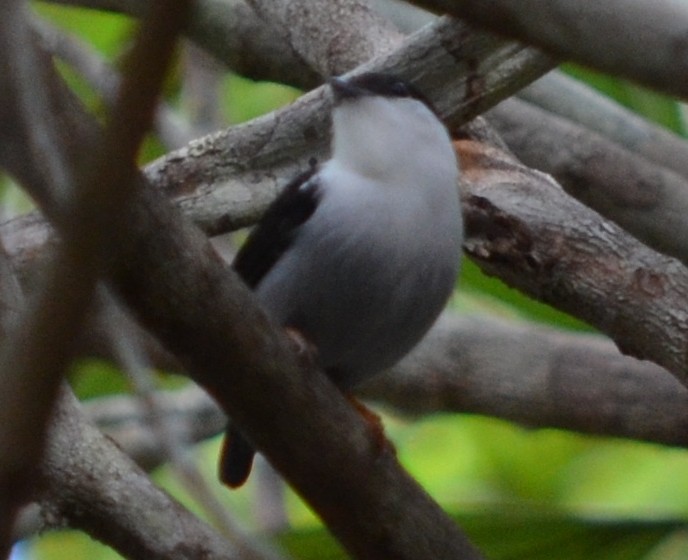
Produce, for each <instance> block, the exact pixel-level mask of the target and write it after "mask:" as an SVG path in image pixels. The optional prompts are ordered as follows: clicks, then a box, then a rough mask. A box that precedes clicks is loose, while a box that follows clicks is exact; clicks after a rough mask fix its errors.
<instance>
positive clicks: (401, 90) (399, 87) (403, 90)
mask: <svg viewBox="0 0 688 560" xmlns="http://www.w3.org/2000/svg"><path fill="white" fill-rule="evenodd" d="M392 93H394V95H398V96H399V97H408V96H409V95H410V92H409V90H408V88H407V87H406V84H405V83H404V82H395V83H394V84H393V85H392Z"/></svg>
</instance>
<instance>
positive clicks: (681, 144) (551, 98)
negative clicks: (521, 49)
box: [518, 70, 688, 178]
mask: <svg viewBox="0 0 688 560" xmlns="http://www.w3.org/2000/svg"><path fill="white" fill-rule="evenodd" d="M518 97H519V98H521V99H522V100H524V101H528V102H530V103H532V104H534V105H537V106H538V107H540V108H541V109H544V110H546V111H549V112H551V113H554V114H555V115H559V116H560V117H563V118H565V119H568V120H570V121H573V122H575V123H577V124H578V125H580V126H582V127H584V128H586V129H588V130H590V131H593V132H597V133H598V134H601V135H602V136H604V137H605V138H607V139H609V140H611V141H613V142H614V143H616V144H618V145H619V146H621V147H623V148H624V149H626V150H629V151H630V152H633V153H636V154H638V155H640V156H642V157H643V158H644V159H647V160H649V161H651V162H654V163H656V164H658V165H661V166H662V167H666V168H667V169H671V170H673V171H675V172H676V173H679V174H680V175H682V176H683V177H684V178H688V143H686V141H685V139H683V138H681V137H680V136H678V135H676V134H674V133H672V132H670V131H668V130H667V129H665V128H663V127H661V126H658V125H656V124H654V123H651V122H649V121H647V120H645V119H643V118H641V117H639V116H638V115H637V114H636V113H634V112H632V111H630V110H629V109H626V108H624V107H622V106H621V105H619V104H618V103H616V102H614V101H613V100H612V99H610V98H609V97H607V96H605V95H602V94H600V93H599V92H597V91H595V90H594V89H592V88H590V87H588V86H586V85H585V84H583V83H582V82H579V81H578V80H574V79H573V78H570V77H568V76H567V75H566V74H564V73H562V72H559V71H556V70H555V71H553V72H550V73H549V74H547V75H546V76H543V77H542V78H540V79H539V80H537V81H535V82H533V83H532V84H530V85H529V86H527V87H526V88H524V89H523V90H521V91H520V92H519V93H518ZM536 120H538V122H540V120H539V119H536Z"/></svg>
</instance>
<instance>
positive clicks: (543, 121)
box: [488, 99, 688, 264]
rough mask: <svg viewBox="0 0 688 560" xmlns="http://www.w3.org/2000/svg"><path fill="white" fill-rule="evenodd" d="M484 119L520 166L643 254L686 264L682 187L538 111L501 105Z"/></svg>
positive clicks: (687, 191)
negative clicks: (628, 236) (633, 241)
mask: <svg viewBox="0 0 688 560" xmlns="http://www.w3.org/2000/svg"><path fill="white" fill-rule="evenodd" d="M488 117H489V118H490V119H491V122H492V123H493V124H494V125H495V126H496V127H497V129H498V130H499V132H500V133H501V134H502V136H503V138H504V139H505V140H506V141H507V143H508V144H509V146H510V147H511V149H512V150H514V152H515V153H516V155H517V156H518V157H519V158H520V159H521V160H522V161H523V162H524V163H525V164H526V165H531V166H533V167H535V168H537V169H541V170H542V171H546V172H547V173H551V174H552V175H554V177H555V178H556V179H557V180H558V181H559V182H560V184H561V185H562V186H563V187H564V188H565V189H566V191H567V192H568V193H569V194H571V195H572V196H574V197H576V198H578V199H580V200H581V201H582V202H583V203H584V204H586V205H588V206H589V207H591V208H593V209H594V210H597V211H598V212H600V213H601V214H602V215H604V216H606V217H607V218H609V219H611V220H613V221H614V222H616V223H618V224H619V225H620V226H621V227H623V228H624V229H626V230H627V231H629V232H631V233H632V234H633V235H635V236H636V237H637V238H638V239H640V240H641V241H643V242H645V243H647V244H648V245H649V246H651V247H654V248H655V249H657V250H659V251H662V252H664V253H666V254H668V255H671V256H674V257H676V258H678V259H680V260H681V261H682V262H683V263H684V264H686V263H688V225H686V220H685V216H686V215H688V179H685V178H684V177H683V176H681V175H678V174H677V173H675V172H673V171H670V170H669V169H666V168H664V167H660V166H659V165H656V164H653V163H651V162H650V161H648V160H646V159H644V158H642V157H640V156H638V155H637V154H635V153H632V152H630V151H628V150H625V149H624V148H621V147H620V146H618V145H616V144H614V143H612V142H610V141H608V140H606V139H605V138H604V137H602V136H600V135H598V134H596V133H594V132H591V131H589V130H587V129H584V128H582V127H580V126H578V125H576V124H575V123H573V122H571V121H567V120H565V119H562V118H561V117H557V116H556V115H553V114H552V113H548V112H546V111H543V110H541V109H538V108H537V107H535V106H533V105H531V104H529V103H525V102H522V101H518V100H515V99H511V100H508V101H506V102H504V103H503V104H502V105H500V106H498V107H497V108H495V109H494V110H492V111H491V112H490V113H488Z"/></svg>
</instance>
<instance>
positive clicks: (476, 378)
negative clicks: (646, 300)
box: [363, 316, 688, 447]
mask: <svg viewBox="0 0 688 560" xmlns="http://www.w3.org/2000/svg"><path fill="white" fill-rule="evenodd" d="M496 348H498V349H499V351H498V352H496V351H495V349H496ZM363 394H364V395H366V396H368V397H371V398H373V399H375V400H377V401H379V402H380V403H382V404H384V405H391V406H392V407H393V408H394V409H396V410H399V411H402V412H405V413H407V414H414V415H419V414H421V415H422V414H429V413H433V412H437V411H451V412H470V413H477V414H486V415H489V416H496V417H499V418H504V419H507V420H510V421H514V422H518V423H519V424H523V425H525V426H528V427H531V428H536V427H537V428H563V429H566V430H573V431H577V432H583V433H589V434H595V435H604V436H613V437H623V438H632V439H639V440H644V441H651V442H656V443H663V444H668V445H675V446H681V447H686V446H688V433H687V431H686V428H687V427H688V390H686V388H685V387H683V386H682V385H681V384H680V383H679V382H678V381H677V380H676V379H675V378H674V377H672V376H671V375H670V374H669V373H668V372H667V371H665V370H663V369H661V368H660V367H658V366H656V365H654V364H652V363H650V362H643V361H639V360H636V359H633V358H629V357H627V356H623V355H621V354H620V353H619V352H618V350H617V349H616V348H615V347H614V345H613V344H612V343H611V342H609V341H607V340H604V339H602V338H600V337H599V336H596V335H582V334H572V333H565V332H557V331H553V330H548V329H545V328H542V327H534V326H531V325H526V324H514V323H507V322H505V321H500V320H496V319H494V318H487V317H482V318H478V317H472V318H465V317H461V318H460V317H450V316H445V317H444V319H443V320H442V321H440V323H438V324H437V325H436V326H435V328H434V329H433V330H432V332H431V335H430V336H428V337H427V338H426V339H425V340H424V341H423V342H422V343H421V345H420V346H419V347H418V348H417V349H416V350H415V351H414V352H413V353H412V354H411V355H410V356H408V357H407V358H406V359H404V360H403V361H402V362H401V363H400V364H399V365H398V366H397V367H395V368H394V370H392V371H391V372H389V373H388V374H386V375H382V376H379V377H377V378H375V379H374V380H372V381H371V382H370V383H369V384H367V385H366V387H364V390H363Z"/></svg>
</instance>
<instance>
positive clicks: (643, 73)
mask: <svg viewBox="0 0 688 560" xmlns="http://www.w3.org/2000/svg"><path fill="white" fill-rule="evenodd" d="M413 3H414V4H416V5H417V6H421V7H424V8H428V9H431V10H434V11H436V12H439V13H448V14H452V15H454V16H456V17H460V18H464V19H466V20H468V21H470V22H472V23H474V24H476V25H480V26H483V27H485V28H487V29H491V30H493V31H494V32H496V33H500V34H502V35H504V36H507V37H512V38H514V39H518V40H520V41H523V42H525V43H526V44H529V45H536V46H538V47H540V48H542V49H544V50H546V51H547V52H549V53H551V54H552V55H553V56H557V57H560V58H564V59H569V60H573V61H576V62H580V63H581V64H585V65H586V66H591V67H593V68H597V69H599V70H601V71H603V72H608V73H610V74H614V75H617V76H624V77H627V78H630V79H632V80H636V81H638V82H640V83H642V84H645V85H647V86H649V87H652V88H655V89H657V90H659V91H663V92H665V93H668V94H669V95H674V96H678V97H682V98H683V99H686V98H688V84H686V82H685V81H684V80H680V79H678V80H677V79H676V77H677V76H684V75H686V73H687V72H688V62H687V60H688V57H686V53H687V52H688V50H687V49H688V43H687V42H686V34H685V30H686V28H687V27H688V6H686V4H685V3H683V2H680V1H675V0H655V1H654V2H645V1H644V0H616V1H611V0H607V1H606V2H584V3H583V2H578V1H576V0H525V1H524V0H492V1H491V2H484V1H482V0H462V1H460V2H459V1H457V0H413Z"/></svg>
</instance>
